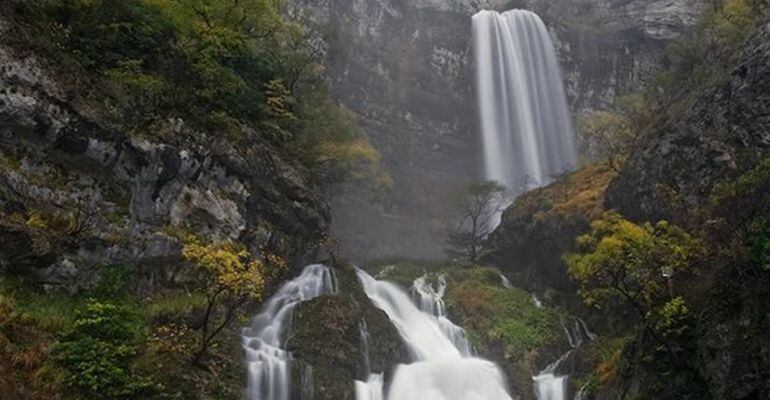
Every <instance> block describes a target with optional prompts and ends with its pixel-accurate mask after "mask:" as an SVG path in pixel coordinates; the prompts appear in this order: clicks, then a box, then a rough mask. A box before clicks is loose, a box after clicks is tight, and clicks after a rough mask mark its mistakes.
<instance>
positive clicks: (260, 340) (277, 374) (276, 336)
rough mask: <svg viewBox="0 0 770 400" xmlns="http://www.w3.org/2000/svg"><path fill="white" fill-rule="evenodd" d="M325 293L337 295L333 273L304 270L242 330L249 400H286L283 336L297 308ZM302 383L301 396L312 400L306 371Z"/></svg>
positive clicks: (288, 358)
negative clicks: (298, 305) (300, 304)
mask: <svg viewBox="0 0 770 400" xmlns="http://www.w3.org/2000/svg"><path fill="white" fill-rule="evenodd" d="M326 293H336V285H335V280H334V275H333V273H332V270H331V269H329V268H328V267H326V266H324V265H320V264H315V265H310V266H307V267H305V269H304V270H303V271H302V273H301V274H300V275H299V276H298V277H296V278H294V279H292V280H291V281H289V282H286V283H285V284H284V285H283V286H282V287H281V288H280V289H279V290H278V292H277V293H276V294H275V295H273V297H271V298H270V300H269V301H268V302H267V304H266V305H265V306H264V308H263V309H262V311H261V312H260V313H259V314H258V315H257V316H256V317H254V319H253V320H252V322H251V326H250V327H249V328H246V329H244V331H243V336H242V340H243V345H244V348H245V350H246V363H247V367H248V389H247V394H248V399H249V400H289V398H290V397H291V388H290V385H289V381H290V379H291V375H290V362H291V354H290V353H289V352H287V351H286V350H284V349H283V345H284V343H283V333H284V332H285V331H286V329H287V328H288V325H289V323H290V322H291V314H292V311H293V310H294V307H296V305H297V304H299V303H301V302H303V301H307V300H311V299H313V298H316V297H318V296H320V295H322V294H326ZM302 382H303V385H302V386H303V388H301V396H302V398H304V399H307V400H311V399H312V397H313V395H312V391H310V393H306V392H307V391H308V390H307V388H312V382H313V377H312V369H310V368H309V367H308V368H305V369H303V371H302Z"/></svg>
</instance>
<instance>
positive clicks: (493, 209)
mask: <svg viewBox="0 0 770 400" xmlns="http://www.w3.org/2000/svg"><path fill="white" fill-rule="evenodd" d="M504 192H505V188H504V187H503V186H501V185H500V184H498V183H496V182H478V183H471V184H469V185H468V186H467V187H466V188H465V190H464V191H463V192H462V193H461V194H460V195H459V196H458V198H457V208H458V210H459V212H460V221H461V222H460V224H459V226H458V227H457V230H456V231H455V232H452V233H451V234H450V235H449V243H450V244H451V245H452V246H453V250H451V251H450V253H452V254H459V255H460V256H461V257H462V258H463V259H465V260H467V261H469V262H470V263H475V262H476V261H477V260H478V259H479V257H480V256H481V251H482V249H483V243H484V239H485V238H486V237H487V235H489V234H490V233H491V232H492V230H493V229H494V224H495V219H496V218H498V217H499V215H500V213H501V212H502V207H503V201H504V198H503V196H504Z"/></svg>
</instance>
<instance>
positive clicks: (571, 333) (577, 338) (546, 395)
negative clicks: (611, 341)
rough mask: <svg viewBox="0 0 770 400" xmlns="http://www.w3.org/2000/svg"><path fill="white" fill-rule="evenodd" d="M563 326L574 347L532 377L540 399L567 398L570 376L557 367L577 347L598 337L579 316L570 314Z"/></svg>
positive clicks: (578, 395) (579, 397)
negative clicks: (561, 373) (560, 373)
mask: <svg viewBox="0 0 770 400" xmlns="http://www.w3.org/2000/svg"><path fill="white" fill-rule="evenodd" d="M562 327H563V328H564V334H565V335H566V336H567V340H568V341H569V344H570V347H572V349H571V350H569V351H567V352H566V353H564V354H563V355H562V356H561V357H559V359H558V360H556V362H554V363H553V364H551V365H549V366H547V367H546V368H545V369H544V370H543V371H541V372H540V374H539V375H537V376H534V377H533V378H532V380H533V381H534V382H535V395H536V396H537V399H538V400H567V398H568V392H569V385H568V384H567V383H568V381H569V376H568V375H559V374H558V373H557V369H558V368H559V366H560V365H561V364H562V363H563V362H565V361H566V360H567V359H568V358H569V357H570V355H572V352H573V351H574V350H575V349H577V348H578V347H580V346H581V345H583V343H585V342H586V341H590V340H594V339H596V337H597V336H596V334H594V333H592V332H591V331H590V330H588V326H587V325H586V323H585V322H584V321H583V320H582V319H580V318H578V317H573V316H570V317H568V318H567V321H564V320H562ZM582 392H583V388H581V390H580V391H579V392H578V394H577V395H576V396H575V399H576V400H579V399H581V398H582Z"/></svg>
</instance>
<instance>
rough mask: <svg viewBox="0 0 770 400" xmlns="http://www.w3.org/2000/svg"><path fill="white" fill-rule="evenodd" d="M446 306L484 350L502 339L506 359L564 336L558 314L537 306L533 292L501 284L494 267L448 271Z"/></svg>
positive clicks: (556, 341) (513, 357) (555, 341)
mask: <svg viewBox="0 0 770 400" xmlns="http://www.w3.org/2000/svg"><path fill="white" fill-rule="evenodd" d="M449 282H450V284H449V287H448V290H447V299H446V301H447V309H448V311H449V313H450V314H451V315H452V317H453V318H454V319H455V320H456V321H457V322H458V323H459V324H460V325H461V326H463V327H464V328H466V330H467V331H468V332H469V335H470V338H471V339H472V340H473V342H474V345H476V346H477V347H479V349H481V350H482V351H483V352H486V351H488V350H490V348H489V346H490V345H493V343H496V342H498V343H502V345H503V348H504V349H505V358H506V359H514V360H518V359H522V358H524V356H525V355H526V354H527V353H530V352H534V353H537V351H538V350H540V349H542V348H543V347H546V346H547V345H551V346H553V344H554V343H558V342H559V341H560V340H562V339H563V331H562V330H561V325H559V314H558V313H557V312H555V311H554V310H553V309H547V308H538V307H536V306H535V303H534V302H533V300H532V295H530V294H529V293H527V292H524V291H522V290H520V289H515V288H506V287H504V286H503V285H502V282H501V278H500V272H499V271H498V270H496V269H493V268H481V267H478V268H472V269H464V270H458V271H455V272H453V273H450V274H449Z"/></svg>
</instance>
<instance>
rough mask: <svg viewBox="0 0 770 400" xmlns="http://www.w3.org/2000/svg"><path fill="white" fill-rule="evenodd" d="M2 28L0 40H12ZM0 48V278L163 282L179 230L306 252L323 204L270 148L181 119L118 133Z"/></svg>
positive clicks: (71, 89) (298, 254)
mask: <svg viewBox="0 0 770 400" xmlns="http://www.w3.org/2000/svg"><path fill="white" fill-rule="evenodd" d="M2 22H3V21H2V20H1V19H0V37H6V38H10V37H13V34H14V33H13V30H12V28H11V25H10V24H4V23H2ZM0 44H2V46H0V60H2V62H1V64H0V150H1V151H2V157H1V158H0V159H1V160H2V162H0V165H1V167H0V168H2V174H0V211H1V212H2V213H1V214H0V215H2V218H0V237H2V238H3V240H2V241H1V242H2V243H0V271H5V272H13V273H20V274H24V275H25V276H30V277H34V278H36V279H37V280H39V281H41V282H43V283H46V284H50V285H60V286H63V287H65V288H67V289H70V290H73V291H74V290H77V289H78V288H79V287H81V286H87V285H88V284H89V283H90V282H91V281H92V278H94V276H95V274H96V271H97V269H98V268H99V267H102V266H106V265H137V266H139V267H140V268H143V270H144V271H145V272H146V273H148V274H149V275H150V276H153V277H154V278H157V279H159V280H163V279H168V278H172V277H173V276H174V274H175V273H176V272H178V271H176V267H174V265H176V264H177V263H176V261H178V257H179V252H180V250H181V242H180V240H179V239H178V238H177V237H178V236H180V235H179V234H184V233H185V232H195V233H198V234H204V235H206V236H209V237H213V238H219V239H226V238H229V239H233V240H239V241H241V242H243V243H245V244H247V245H248V246H249V247H250V248H251V250H252V251H255V252H259V250H260V249H262V248H265V247H269V248H272V249H275V251H276V252H277V253H279V254H283V255H285V256H287V257H289V259H290V261H292V262H294V263H295V264H299V263H304V262H306V261H307V260H306V258H307V257H309V256H310V255H311V254H312V252H313V249H314V248H315V247H314V246H315V245H316V244H317V243H318V242H319V237H320V236H321V235H322V234H324V232H325V231H326V227H327V225H328V220H329V212H328V208H327V207H328V206H327V204H326V203H325V201H324V200H323V198H321V197H319V196H318V195H316V194H315V193H316V191H314V188H313V187H312V186H310V185H309V184H308V183H306V182H305V181H304V179H303V174H302V173H301V171H299V170H297V169H296V168H294V167H292V166H291V165H290V164H288V163H286V162H284V161H283V160H282V159H281V158H280V155H279V154H278V153H277V152H276V151H274V150H273V149H271V148H270V146H268V145H267V144H265V143H260V142H258V141H252V142H249V143H241V144H240V145H238V146H237V147H236V146H235V145H234V144H231V143H230V142H228V141H225V140H222V139H221V135H217V134H216V133H215V132H209V133H201V132H193V131H192V130H191V129H190V128H188V127H187V126H186V125H185V123H184V122H183V121H181V120H169V121H166V122H165V123H163V124H161V125H160V126H157V127H154V128H153V129H152V134H151V135H145V136H140V135H134V134H130V133H128V132H123V131H121V130H120V129H119V128H117V127H116V126H113V125H111V124H110V123H109V122H107V121H106V120H105V119H103V118H99V117H98V116H96V115H94V114H93V112H92V110H90V109H89V108H88V106H87V105H85V104H84V102H83V101H81V99H80V98H79V96H78V94H77V90H85V88H86V87H87V84H82V83H81V84H77V85H76V84H73V83H72V82H64V81H62V79H61V77H60V76H59V75H57V73H56V72H55V70H56V66H50V65H46V63H45V61H44V60H42V59H38V58H36V57H35V56H34V55H33V54H30V53H29V52H24V51H20V50H18V49H15V48H14V47H13V46H10V45H7V44H6V43H4V42H3V43H0ZM161 267H168V268H161ZM150 281H152V280H150Z"/></svg>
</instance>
